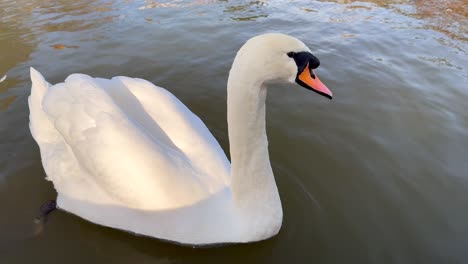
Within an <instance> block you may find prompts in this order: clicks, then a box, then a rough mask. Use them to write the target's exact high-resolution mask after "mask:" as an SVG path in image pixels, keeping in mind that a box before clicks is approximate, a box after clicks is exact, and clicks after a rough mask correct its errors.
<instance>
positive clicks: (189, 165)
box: [29, 69, 230, 212]
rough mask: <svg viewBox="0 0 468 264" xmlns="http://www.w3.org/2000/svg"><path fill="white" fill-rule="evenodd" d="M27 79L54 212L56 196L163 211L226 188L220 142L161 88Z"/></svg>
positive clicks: (79, 78)
mask: <svg viewBox="0 0 468 264" xmlns="http://www.w3.org/2000/svg"><path fill="white" fill-rule="evenodd" d="M31 79H32V83H33V86H32V91H31V96H30V98H29V107H30V111H31V114H30V128H31V133H32V134H33V137H34V138H35V140H36V141H37V142H38V144H39V146H40V149H41V157H42V162H43V165H44V168H45V171H46V173H47V176H48V179H49V180H51V181H53V183H54V186H55V188H56V190H57V192H58V193H59V200H58V204H59V206H60V196H61V195H62V196H66V197H67V199H74V200H80V201H84V202H88V203H98V204H111V205H118V206H125V207H128V208H135V209H144V210H149V209H151V210H163V209H171V208H180V207H186V206H190V205H192V204H194V203H197V202H199V201H201V200H204V199H208V198H209V197H210V196H212V195H213V194H215V193H218V192H220V191H222V190H224V189H226V187H227V186H229V184H230V179H229V169H230V165H229V162H228V160H227V158H226V156H225V154H224V152H223V151H222V149H221V147H220V146H219V144H218V142H217V141H216V140H215V139H214V137H213V136H212V135H211V133H210V132H209V130H208V129H207V128H206V126H205V125H204V124H203V122H202V121H201V120H200V119H199V118H198V117H197V116H195V115H194V114H193V113H192V112H191V111H190V110H189V109H188V108H187V107H186V106H185V105H183V104H182V103H181V102H180V101H179V100H178V99H177V98H176V97H175V96H173V95H172V94H171V93H170V92H168V91H167V90H165V89H163V88H160V87H156V86H154V85H153V84H151V83H149V82H147V81H145V80H141V79H132V78H127V77H115V78H113V79H111V80H108V79H99V78H91V77H89V76H87V75H82V74H73V75H70V76H69V77H68V78H67V79H66V80H65V82H64V83H59V84H56V85H53V86H51V85H49V84H48V83H47V82H46V81H45V80H44V78H43V77H42V76H41V75H40V73H39V72H37V71H35V70H34V69H31ZM69 210H70V209H69ZM72 210H73V209H72ZM76 210H79V209H78V208H77V209H76ZM72 212H73V211H72Z"/></svg>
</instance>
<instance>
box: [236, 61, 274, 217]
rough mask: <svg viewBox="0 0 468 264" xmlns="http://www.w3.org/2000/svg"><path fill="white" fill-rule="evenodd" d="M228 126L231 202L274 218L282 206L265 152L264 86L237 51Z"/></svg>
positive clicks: (244, 208)
mask: <svg viewBox="0 0 468 264" xmlns="http://www.w3.org/2000/svg"><path fill="white" fill-rule="evenodd" d="M227 89H228V128H229V145H230V152H231V177H232V179H231V180H232V191H233V197H234V202H235V204H236V206H237V207H238V208H241V209H242V210H248V211H249V212H256V214H257V215H258V214H263V215H264V216H265V217H269V218H272V217H274V218H277V219H276V220H278V221H279V225H281V219H282V209H281V202H280V199H279V195H278V189H277V187H276V183H275V179H274V176H273V171H272V169H271V164H270V159H269V155H268V140H267V135H266V129H265V99H266V93H267V89H266V87H265V86H264V85H263V80H262V74H261V73H260V72H259V71H258V69H255V67H252V64H251V63H250V61H249V59H248V58H245V57H243V56H242V54H238V56H237V57H236V59H235V61H234V63H233V66H232V68H231V71H230V74H229V80H228V88H227Z"/></svg>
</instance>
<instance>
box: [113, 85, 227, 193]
mask: <svg viewBox="0 0 468 264" xmlns="http://www.w3.org/2000/svg"><path fill="white" fill-rule="evenodd" d="M112 81H115V82H119V83H120V84H121V85H122V86H123V87H124V89H126V90H128V91H130V92H131V94H132V95H134V96H135V97H136V98H137V99H138V101H139V102H140V103H141V105H142V106H143V108H144V110H145V112H146V113H148V115H149V116H151V119H153V120H155V122H157V124H158V125H159V127H160V128H161V129H162V130H163V131H164V132H165V133H166V134H167V135H168V136H169V138H170V140H171V142H173V143H174V144H175V145H176V146H177V148H178V149H180V150H181V151H182V152H183V153H184V154H185V155H186V156H187V157H188V159H189V160H190V161H191V163H192V165H193V166H194V167H196V168H197V170H199V171H202V172H203V174H202V175H201V176H200V177H201V178H200V180H201V181H203V184H204V186H205V187H206V188H207V189H208V190H209V191H210V192H216V191H219V189H221V188H224V187H226V186H228V185H229V184H230V176H229V175H230V163H229V161H228V159H227V157H226V155H225V154H224V152H223V150H222V148H221V146H220V145H219V143H218V141H217V140H216V139H215V138H214V136H213V135H212V134H211V132H210V131H209V130H208V128H207V127H206V125H205V124H204V123H203V122H202V121H201V120H200V118H198V116H196V115H195V114H194V113H192V111H190V109H188V108H187V107H186V106H185V105H184V104H183V103H182V102H180V100H179V99H177V97H175V96H174V95H173V94H172V93H170V92H169V91H167V90H166V89H164V88H161V87H157V86H155V85H153V84H152V83H150V82H148V81H146V80H143V79H135V78H128V77H115V78H113V79H112ZM114 91H116V90H114ZM123 95H124V96H123V97H122V98H124V99H127V98H129V96H127V95H126V94H123ZM115 97H117V98H118V97H119V96H118V95H116V96H115Z"/></svg>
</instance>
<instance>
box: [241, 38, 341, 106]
mask: <svg viewBox="0 0 468 264" xmlns="http://www.w3.org/2000/svg"><path fill="white" fill-rule="evenodd" d="M236 62H237V63H240V64H241V65H238V66H240V67H242V68H246V69H248V70H249V71H251V72H253V73H254V74H256V75H257V76H256V77H257V79H258V80H261V81H263V82H268V81H276V80H285V81H288V82H291V83H292V82H296V83H297V84H299V85H300V86H302V87H304V88H306V89H309V90H312V91H314V92H316V93H318V94H321V95H323V96H325V97H327V98H329V99H332V96H333V94H332V92H331V91H330V90H329V89H328V88H327V87H326V86H325V85H324V84H323V83H322V82H321V81H320V79H319V78H318V76H317V74H316V73H315V69H317V68H318V67H319V65H320V61H319V59H318V58H317V57H315V56H314V55H313V54H312V53H311V51H310V49H309V48H308V47H307V46H306V45H305V44H304V43H302V41H300V40H298V39H296V38H294V37H291V36H288V35H284V34H278V33H269V34H263V35H259V36H256V37H253V38H251V39H249V40H248V41H247V42H246V43H245V44H244V46H242V48H241V49H240V50H239V52H238V54H237V56H236V59H235V62H234V63H235V64H236Z"/></svg>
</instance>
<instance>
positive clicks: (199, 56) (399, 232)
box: [0, 0, 468, 264]
mask: <svg viewBox="0 0 468 264" xmlns="http://www.w3.org/2000/svg"><path fill="white" fill-rule="evenodd" d="M467 8H468V7H467V5H466V3H465V4H464V1H434V0H431V1H368V2H354V1H335V2H332V1H305V0H300V1H210V0H205V1H201V0H198V1H143V0H134V1H131V0H127V1H116V0H107V1H102V0H97V1H91V0H75V1H65V0H61V1H45V2H44V1H37V0H29V1H26V0H20V1H8V0H0V61H1V63H0V78H1V77H2V76H3V75H4V74H8V77H7V79H6V80H5V81H4V82H2V83H0V139H1V140H0V208H1V210H2V211H1V212H0V263H378V264H380V263H466V262H468V251H467V249H468V194H467V193H468V73H467V72H468V70H467V69H468V56H467V55H468V54H467V51H468V44H467V43H468V40H467V39H468V33H467V31H466V30H467V28H468V25H467V19H466V17H467V12H468V11H467ZM264 32H282V33H286V34H290V35H293V36H296V37H298V38H300V39H301V40H302V41H303V42H305V43H306V44H307V45H308V46H309V47H310V48H311V49H312V51H313V52H314V54H315V55H317V56H318V57H319V58H320V60H321V67H320V68H319V69H318V70H317V73H318V74H319V76H320V78H321V80H322V81H323V82H324V83H326V84H327V86H328V87H329V88H330V89H331V90H332V91H333V93H334V99H333V100H332V101H329V100H327V99H325V98H322V97H320V96H317V95H316V94H314V93H310V92H308V91H307V90H305V89H302V88H300V87H298V86H294V85H273V86H272V87H270V88H271V89H269V94H268V99H267V130H268V137H269V142H270V145H269V146H270V158H271V160H272V165H273V170H274V173H275V177H276V180H277V183H278V188H279V192H280V195H281V200H282V203H283V210H284V222H283V227H282V230H281V232H280V234H279V235H278V236H276V237H274V238H272V239H270V240H267V241H264V242H260V243H254V244H248V245H236V246H230V247H224V248H212V249H192V248H183V247H179V246H175V245H171V244H166V243H163V242H160V241H157V240H154V239H149V238H142V237H137V236H133V235H131V234H127V233H125V232H122V231H117V230H114V229H110V228H105V227H101V226H97V225H94V224H91V223H88V222H86V221H84V220H81V219H80V218H78V217H76V216H73V215H70V214H67V213H65V212H62V211H57V212H54V213H53V214H52V215H51V217H50V219H49V221H48V222H47V224H46V225H45V228H44V229H43V230H42V231H41V232H38V230H37V228H38V226H37V225H35V224H34V223H33V219H34V217H35V216H36V215H37V214H38V208H39V207H40V205H41V204H42V203H43V202H45V201H47V200H49V199H54V198H55V195H56V194H55V191H54V189H53V186H52V184H51V183H50V182H48V181H45V180H44V178H45V173H44V171H43V169H42V165H41V161H40V155H39V149H38V147H37V145H36V143H35V142H34V140H33V139H32V137H31V135H30V132H29V129H28V115H29V112H28V111H29V110H28V106H27V97H28V95H29V92H30V82H29V79H28V78H29V77H28V69H29V67H30V66H34V67H35V68H37V69H38V70H39V71H41V72H42V73H43V74H44V76H45V77H46V78H47V79H48V80H49V82H51V83H55V82H59V81H62V80H64V79H65V78H66V76H67V75H69V74H70V73H74V72H82V73H87V74H90V75H92V76H100V77H111V76H115V75H127V76H132V77H140V78H144V79H147V80H149V81H151V82H154V83H155V84H157V85H159V86H162V87H165V88H167V89H168V90H170V91H171V92H172V93H174V94H175V95H176V96H177V97H178V98H180V99H181V101H182V102H184V103H185V104H186V105H187V106H188V107H189V108H190V109H192V111H193V112H194V113H196V114H197V115H198V116H200V118H201V119H202V120H204V122H205V123H206V125H207V126H208V128H209V129H210V130H211V131H212V133H213V134H214V135H215V136H216V138H217V139H218V140H219V141H220V143H221V145H222V147H223V149H224V150H226V151H227V150H228V138H227V124H226V81H227V74H228V71H229V67H230V65H231V63H232V60H233V58H234V55H235V53H236V51H237V49H238V48H239V47H240V46H241V45H242V43H243V42H244V41H245V40H247V39H248V38H250V37H252V36H254V35H257V34H260V33H264ZM123 155H124V153H123Z"/></svg>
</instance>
